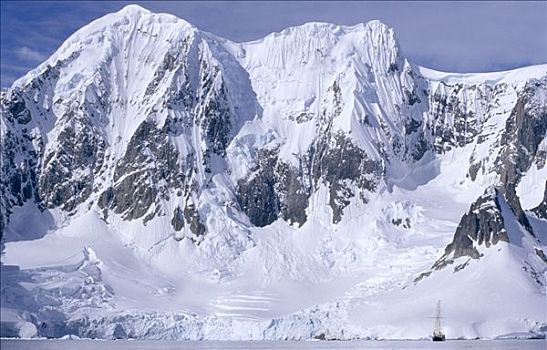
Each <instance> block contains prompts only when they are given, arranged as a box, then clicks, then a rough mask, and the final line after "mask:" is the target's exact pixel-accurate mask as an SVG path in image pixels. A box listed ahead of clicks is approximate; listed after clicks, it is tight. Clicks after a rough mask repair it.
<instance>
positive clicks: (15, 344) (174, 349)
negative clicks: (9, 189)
mask: <svg viewBox="0 0 547 350" xmlns="http://www.w3.org/2000/svg"><path fill="white" fill-rule="evenodd" d="M0 346H1V349H2V350H10V349H17V350H18V349H32V350H34V349H37V350H64V349H76V350H96V349H112V350H122V349H132V350H144V349H152V350H154V349H157V350H193V349H203V350H242V349H249V350H255V349H256V350H258V349H260V350H266V349H273V350H276V349H283V350H289V349H320V350H326V349H333V350H343V349H361V350H368V349H370V350H375V349H382V350H386V349H404V350H427V349H443V350H459V349H488V350H532V349H533V350H536V349H540V350H545V349H547V341H546V340H453V341H446V342H442V343H434V342H432V341H416V340H409V341H391V340H390V341H301V342H295V341H278V342H270V341H136V340H135V341H132V340H8V339H2V340H0Z"/></svg>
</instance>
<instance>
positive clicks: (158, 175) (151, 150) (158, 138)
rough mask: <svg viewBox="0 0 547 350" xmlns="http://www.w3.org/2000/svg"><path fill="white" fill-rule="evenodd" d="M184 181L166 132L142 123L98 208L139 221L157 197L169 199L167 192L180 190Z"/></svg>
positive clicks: (152, 125)
mask: <svg viewBox="0 0 547 350" xmlns="http://www.w3.org/2000/svg"><path fill="white" fill-rule="evenodd" d="M151 164H153V165H154V166H153V167H152V166H150V165H151ZM184 178H185V177H184V174H183V173H182V171H181V166H180V164H179V154H178V151H177V150H176V149H175V147H174V146H173V144H172V143H171V140H170V139H169V137H168V135H167V132H166V130H162V129H158V128H157V126H156V124H155V123H154V122H150V121H144V122H143V123H142V124H141V125H140V126H139V127H138V129H137V131H135V134H134V135H133V137H132V138H131V141H130V142H129V144H128V145H127V150H126V153H125V155H124V157H123V158H122V159H121V160H120V161H119V162H118V164H117V165H116V169H115V171H114V177H113V180H114V185H113V186H112V187H109V188H108V189H106V190H105V191H104V192H103V193H102V194H101V196H100V197H99V201H98V205H99V207H100V208H102V209H113V210H114V212H115V213H117V214H121V215H122V216H123V218H124V219H126V220H134V219H138V218H140V217H142V216H143V215H145V214H146V213H147V212H148V210H149V208H150V207H151V206H152V204H154V203H156V202H157V201H158V200H159V196H168V189H169V188H177V187H179V186H181V185H182V184H183V183H184ZM156 204H159V203H156ZM150 219H151V218H150Z"/></svg>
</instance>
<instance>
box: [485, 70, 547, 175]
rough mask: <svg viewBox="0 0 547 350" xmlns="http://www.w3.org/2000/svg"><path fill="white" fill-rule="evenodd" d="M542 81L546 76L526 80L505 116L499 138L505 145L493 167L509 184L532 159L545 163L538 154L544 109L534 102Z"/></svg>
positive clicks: (545, 125) (545, 127)
mask: <svg viewBox="0 0 547 350" xmlns="http://www.w3.org/2000/svg"><path fill="white" fill-rule="evenodd" d="M542 84H543V85H545V84H547V77H546V78H544V79H542V80H541V81H538V80H531V81H529V82H528V83H527V84H526V86H525V88H524V91H523V92H522V94H520V96H519V98H518V100H517V103H516V105H515V108H514V109H513V111H512V113H511V116H510V117H509V119H507V122H506V125H505V131H504V133H503V135H502V138H501V145H502V146H503V147H504V148H503V151H502V153H501V155H500V157H499V158H498V159H497V161H496V163H497V164H496V165H497V166H496V170H497V171H498V173H499V174H500V177H501V181H502V182H503V183H504V184H506V185H508V186H509V185H512V186H516V185H517V184H518V182H519V181H520V179H521V177H522V175H523V174H524V173H525V172H526V171H527V170H528V169H529V168H530V166H531V165H532V163H533V161H534V159H536V161H537V162H538V165H540V164H544V163H545V161H544V160H543V158H544V156H543V155H542V153H541V152H540V154H539V155H538V147H539V144H540V143H541V141H542V140H543V139H544V138H545V137H546V133H547V109H546V108H545V105H543V106H542V105H541V104H539V105H538V103H537V101H535V98H536V96H535V95H536V94H538V92H537V90H538V89H537V87H538V86H540V85H542ZM537 156H539V157H537ZM536 157H537V158H536Z"/></svg>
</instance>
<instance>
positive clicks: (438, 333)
mask: <svg viewBox="0 0 547 350" xmlns="http://www.w3.org/2000/svg"><path fill="white" fill-rule="evenodd" d="M441 319H442V317H441V301H440V300H439V301H438V302H437V315H436V316H435V329H434V330H433V341H445V340H446V336H445V335H444V333H443V329H442V325H441Z"/></svg>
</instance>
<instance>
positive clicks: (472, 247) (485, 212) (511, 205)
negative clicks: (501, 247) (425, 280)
mask: <svg viewBox="0 0 547 350" xmlns="http://www.w3.org/2000/svg"><path fill="white" fill-rule="evenodd" d="M502 206H506V207H507V208H508V209H509V210H510V211H511V213H510V214H509V215H510V217H508V216H507V215H508V213H505V214H504V213H503V209H502ZM505 220H515V222H516V223H518V224H520V225H521V227H523V228H524V229H526V230H527V231H528V232H529V233H530V234H531V235H534V233H533V230H532V226H531V225H530V223H529V222H528V219H527V218H526V215H525V214H524V211H523V210H522V208H521V205H520V201H519V199H518V197H517V195H516V193H515V192H514V189H510V190H509V191H504V189H503V188H502V187H501V188H497V187H495V186H490V187H488V188H487V189H486V191H485V192H484V194H483V195H481V196H480V197H479V198H478V199H477V200H476V201H475V202H474V203H473V204H471V207H470V208H469V211H468V212H467V213H465V214H464V215H463V217H462V218H461V220H460V223H459V225H458V228H457V229H456V232H455V233H454V238H453V239H452V242H451V243H450V244H448V245H447V246H446V248H445V252H444V254H443V256H442V257H441V258H440V259H439V260H437V261H436V262H435V264H434V265H433V269H441V268H444V267H445V266H447V265H449V264H452V263H454V259H457V258H460V257H469V258H472V259H479V258H480V257H481V256H482V255H481V253H479V251H478V249H477V248H478V247H479V246H483V245H484V246H485V247H486V248H488V247H490V246H492V245H496V244H498V243H499V242H508V243H509V242H510V241H509V235H508V233H507V223H506V222H505ZM463 267H465V266H461V267H460V269H461V268H463Z"/></svg>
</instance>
